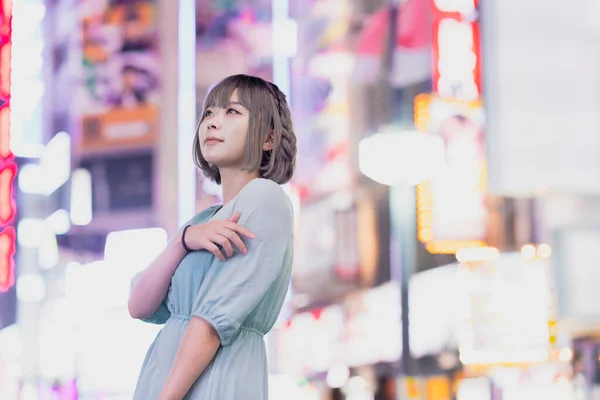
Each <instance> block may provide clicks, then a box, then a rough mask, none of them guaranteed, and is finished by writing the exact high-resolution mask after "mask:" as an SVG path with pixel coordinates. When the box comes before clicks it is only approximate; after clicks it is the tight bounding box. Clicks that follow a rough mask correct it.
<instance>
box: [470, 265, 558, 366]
mask: <svg viewBox="0 0 600 400" xmlns="http://www.w3.org/2000/svg"><path fill="white" fill-rule="evenodd" d="M458 278H459V283H460V284H461V286H462V287H464V288H465V289H466V295H467V296H468V300H467V302H466V304H465V305H466V307H467V314H466V318H465V319H463V324H462V326H461V343H460V358H461V361H462V362H463V363H464V364H495V363H530V362H541V361H545V360H546V359H547V358H548V350H549V345H550V324H551V323H552V322H553V321H554V320H555V315H554V301H553V297H552V291H553V282H552V276H551V270H550V264H549V262H548V259H547V258H533V259H526V258H525V257H523V256H522V255H521V254H520V253H509V254H503V255H501V256H500V258H499V259H497V260H495V261H485V262H473V263H471V264H469V265H461V267H460V269H459V275H458Z"/></svg>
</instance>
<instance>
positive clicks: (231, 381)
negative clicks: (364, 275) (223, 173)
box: [132, 179, 294, 400]
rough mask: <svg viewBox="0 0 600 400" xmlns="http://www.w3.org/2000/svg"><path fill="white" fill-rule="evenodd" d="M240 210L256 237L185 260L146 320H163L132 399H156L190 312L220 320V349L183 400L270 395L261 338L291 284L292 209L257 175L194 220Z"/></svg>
mask: <svg viewBox="0 0 600 400" xmlns="http://www.w3.org/2000/svg"><path fill="white" fill-rule="evenodd" d="M238 211H239V212H240V213H241V216H240V220H239V223H240V224H242V225H243V226H245V227H246V228H248V229H249V230H250V231H251V232H252V233H254V234H255V235H256V239H244V241H245V243H246V246H247V248H248V254H247V255H242V254H240V253H239V252H236V254H235V255H234V256H233V257H232V258H229V259H227V260H226V261H225V262H222V261H219V260H218V259H217V258H216V257H214V256H213V255H212V254H211V253H209V252H207V251H195V252H191V253H189V254H187V255H186V256H185V257H184V258H183V260H181V262H180V264H179V266H178V267H177V270H176V271H175V274H174V275H173V278H172V280H171V286H170V288H169V292H168V294H167V296H166V298H165V300H164V302H163V303H162V305H161V306H160V307H159V308H158V310H156V312H155V313H154V314H153V315H152V316H150V317H149V318H147V319H145V321H147V322H151V323H156V324H165V326H164V327H163V328H162V329H161V331H160V332H159V333H158V335H157V336H156V339H155V340H154V342H153V343H152V345H151V346H150V349H149V350H148V353H147V355H146V358H145V360H144V363H143V365H142V370H141V373H140V376H139V379H138V383H137V386H136V390H135V393H134V396H133V398H134V400H154V399H156V398H158V396H159V394H160V392H161V390H162V388H163V385H164V383H165V381H166V379H167V377H168V375H169V371H170V370H171V366H172V364H173V361H174V359H175V356H176V354H177V350H178V348H179V344H180V342H181V340H182V338H183V335H184V333H185V331H186V328H187V325H188V322H189V320H190V318H191V317H192V316H197V317H200V318H203V319H205V320H206V321H208V322H209V323H210V324H211V325H212V326H214V328H215V329H216V331H217V332H218V334H219V337H220V338H221V347H219V350H218V351H217V354H216V355H215V357H214V358H213V360H212V362H211V363H210V364H209V365H208V366H207V368H206V369H205V370H204V372H203V373H202V374H201V375H200V377H199V378H198V379H197V380H196V382H195V383H194V385H193V386H192V388H191V389H190V391H189V392H188V394H187V395H186V397H185V399H190V400H200V399H202V400H239V399H244V400H264V399H267V398H268V386H267V377H268V370H267V359H266V350H265V344H264V340H263V336H264V335H265V334H266V333H267V332H269V331H270V330H271V328H272V327H273V325H274V324H275V321H276V320H277V317H278V315H279V312H280V310H281V307H282V305H283V301H284V298H285V295H286V292H287V289H288V285H289V282H290V276H291V270H292V258H293V218H294V217H293V210H292V205H291V202H290V200H289V198H288V197H287V195H286V194H285V193H284V191H283V189H282V188H281V187H280V186H279V185H278V184H276V183H275V182H273V181H270V180H267V179H254V180H252V181H250V182H249V183H248V184H247V185H246V186H244V188H243V189H242V190H241V191H240V193H239V194H238V195H237V197H236V198H234V199H233V200H232V201H230V202H228V203H227V204H226V205H225V206H223V207H222V208H220V209H219V207H216V206H215V207H211V208H208V209H206V210H204V211H202V212H201V213H200V214H198V215H196V216H195V217H194V218H193V219H192V220H191V221H190V223H191V224H201V223H204V222H207V221H209V220H211V219H227V218H229V217H231V216H232V215H233V214H234V213H236V212H238ZM132 284H135V279H134V282H133V283H132Z"/></svg>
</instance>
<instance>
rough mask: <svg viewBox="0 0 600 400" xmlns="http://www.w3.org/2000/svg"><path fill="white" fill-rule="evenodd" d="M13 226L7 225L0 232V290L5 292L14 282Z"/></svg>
mask: <svg viewBox="0 0 600 400" xmlns="http://www.w3.org/2000/svg"><path fill="white" fill-rule="evenodd" d="M16 236H17V235H16V232H15V228H13V227H12V226H7V227H6V228H4V230H3V231H2V232H0V292H5V291H7V290H8V289H10V288H11V287H12V286H13V285H14V284H15V265H14V258H13V257H14V255H15V239H16Z"/></svg>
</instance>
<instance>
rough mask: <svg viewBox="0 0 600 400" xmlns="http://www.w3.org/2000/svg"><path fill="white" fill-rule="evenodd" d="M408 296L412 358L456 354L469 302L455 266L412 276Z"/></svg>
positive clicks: (451, 265)
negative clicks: (447, 352) (466, 306)
mask: <svg viewBox="0 0 600 400" xmlns="http://www.w3.org/2000/svg"><path fill="white" fill-rule="evenodd" d="M433 293H435V295H433ZM408 295H409V300H408V303H409V305H410V307H409V313H410V314H409V330H410V331H409V333H410V334H409V340H410V352H411V355H412V356H413V357H415V358H420V357H424V356H427V355H433V356H437V355H439V354H442V353H443V352H444V351H455V350H458V346H459V344H460V331H461V321H464V320H465V318H466V308H465V304H466V300H467V299H468V298H467V291H466V288H465V287H464V286H461V285H460V281H459V279H458V265H457V264H450V265H445V266H442V267H438V268H434V269H431V270H428V271H424V272H420V273H417V274H415V275H413V276H412V277H411V278H410V282H409V288H408Z"/></svg>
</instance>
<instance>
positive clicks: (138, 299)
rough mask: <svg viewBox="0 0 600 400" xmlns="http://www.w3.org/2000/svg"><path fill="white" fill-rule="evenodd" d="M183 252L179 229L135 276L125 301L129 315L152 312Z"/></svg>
mask: <svg viewBox="0 0 600 400" xmlns="http://www.w3.org/2000/svg"><path fill="white" fill-rule="evenodd" d="M185 254H186V251H185V249H184V248H183V246H182V244H181V231H179V232H178V233H177V234H176V235H175V236H173V238H172V239H171V240H170V241H169V243H168V244H167V247H166V248H165V249H164V250H163V251H162V253H160V254H159V255H158V257H156V259H154V261H152V262H151V263H150V265H148V267H146V269H145V270H144V271H142V272H141V273H140V274H139V275H137V277H136V278H135V282H134V283H133V284H132V288H131V291H130V293H129V301H128V303H127V308H128V309H129V315H131V317H133V318H136V319H142V318H147V317H149V316H150V315H152V314H154V312H155V311H156V310H157V309H158V307H159V306H160V304H161V303H162V302H163V300H164V299H165V296H166V295H167V291H168V290H169V285H170V284H171V277H172V276H173V274H174V273H175V270H176V269H177V266H178V265H179V262H180V261H181V259H182V258H183V257H184V256H185Z"/></svg>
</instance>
